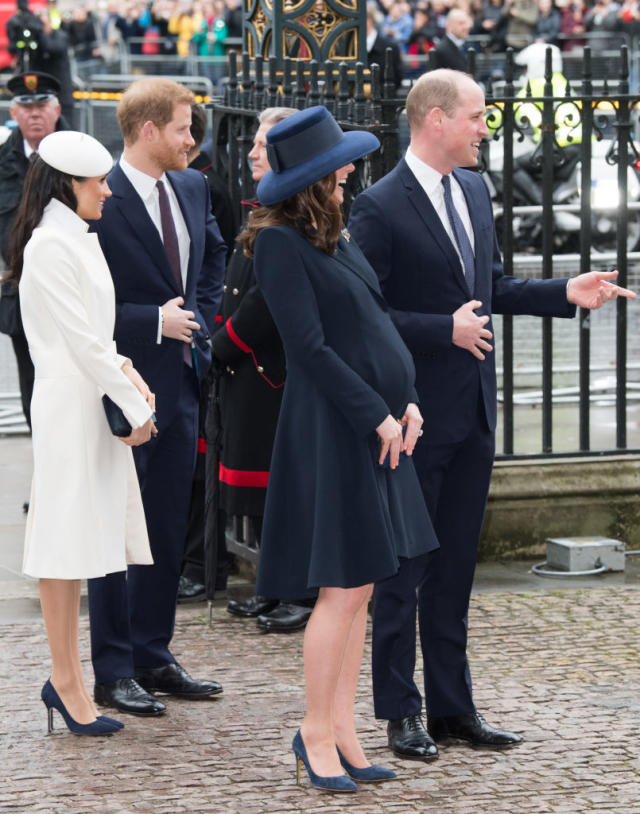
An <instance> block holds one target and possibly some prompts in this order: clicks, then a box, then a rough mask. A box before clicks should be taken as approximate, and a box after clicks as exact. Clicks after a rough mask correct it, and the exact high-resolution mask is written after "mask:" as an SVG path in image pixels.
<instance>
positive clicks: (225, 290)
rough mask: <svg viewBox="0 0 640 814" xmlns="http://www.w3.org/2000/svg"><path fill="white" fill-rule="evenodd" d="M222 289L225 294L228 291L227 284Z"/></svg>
mask: <svg viewBox="0 0 640 814" xmlns="http://www.w3.org/2000/svg"><path fill="white" fill-rule="evenodd" d="M222 291H223V292H224V293H225V294H226V293H227V287H226V285H225V286H224V287H223V289H222Z"/></svg>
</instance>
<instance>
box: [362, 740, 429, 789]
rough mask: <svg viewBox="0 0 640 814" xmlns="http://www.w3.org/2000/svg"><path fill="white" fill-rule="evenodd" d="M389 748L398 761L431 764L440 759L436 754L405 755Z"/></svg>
mask: <svg viewBox="0 0 640 814" xmlns="http://www.w3.org/2000/svg"><path fill="white" fill-rule="evenodd" d="M389 748H390V749H391V751H392V752H393V754H394V755H395V757H399V758H400V760H421V761H422V762H423V763H432V762H433V761H434V760H437V759H438V758H439V757H440V755H438V754H436V755H405V754H403V753H402V752H397V751H396V750H395V749H393V748H392V747H389ZM390 779H391V778H390ZM358 782H362V781H358ZM369 782H371V781H369Z"/></svg>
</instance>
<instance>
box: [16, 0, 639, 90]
mask: <svg viewBox="0 0 640 814" xmlns="http://www.w3.org/2000/svg"><path fill="white" fill-rule="evenodd" d="M20 2H21V3H22V5H23V6H24V7H25V8H26V7H27V0H20ZM57 3H58V0H48V2H47V6H46V8H42V9H39V10H38V11H37V12H36V15H35V17H36V21H37V22H36V26H37V27H38V28H39V33H38V34H37V35H36V34H34V37H35V36H37V37H38V38H39V40H40V42H41V47H40V51H41V54H40V55H38V54H31V59H32V60H34V64H32V65H31V66H30V67H31V68H32V69H35V70H45V71H47V72H49V73H53V74H54V75H56V76H58V78H59V79H61V77H60V75H59V73H58V72H57V71H56V70H53V68H52V65H51V63H52V62H53V61H54V60H56V59H57V60H61V61H63V60H64V52H66V51H68V50H70V51H71V53H73V55H74V56H75V59H76V63H77V64H78V66H80V67H82V66H83V65H86V66H90V70H91V72H92V73H96V72H100V71H101V70H112V71H118V70H119V66H120V65H121V62H120V59H121V56H122V50H123V49H126V50H127V51H128V52H129V53H130V54H131V55H133V56H134V57H135V56H138V55H143V56H146V57H157V58H158V60H159V63H160V61H161V60H162V59H167V60H169V62H168V64H170V65H171V71H172V72H175V73H180V72H181V62H182V60H184V58H186V57H188V56H191V57H198V65H199V66H200V67H199V70H200V71H201V73H202V74H204V75H206V76H208V77H209V78H210V79H211V80H212V81H213V82H214V84H216V83H218V82H219V80H220V79H221V77H222V76H223V75H224V71H225V66H224V57H225V54H226V53H227V50H228V47H229V46H230V45H233V46H234V47H237V46H238V44H239V43H240V42H241V40H242V17H243V11H242V5H241V3H240V0H151V2H148V3H145V2H143V0H108V2H106V3H100V2H98V1H97V0H84V1H83V2H79V3H77V4H75V5H74V7H73V9H72V10H71V11H64V12H61V11H60V10H59V9H58V6H57ZM367 16H368V21H369V22H368V28H367V51H368V54H369V61H370V62H372V61H374V60H375V61H377V62H379V63H380V64H383V63H384V51H385V49H386V48H388V47H391V48H392V49H393V51H394V66H393V77H392V79H393V81H394V83H395V84H396V85H399V84H400V82H401V80H402V79H403V78H405V77H407V78H415V77H417V76H419V75H420V74H421V73H423V72H424V70H425V69H426V68H427V57H428V56H429V54H430V52H432V51H433V52H434V56H433V57H431V59H434V60H435V61H434V62H430V63H429V64H430V65H431V66H432V67H450V68H454V69H459V68H461V67H462V66H463V65H464V64H466V58H467V52H468V50H469V48H471V47H473V48H474V49H475V50H476V51H477V52H483V53H502V52H504V51H505V49H506V48H507V47H511V48H514V49H516V50H517V51H519V50H521V49H522V48H524V47H526V46H527V45H529V44H531V43H533V42H544V43H548V44H552V45H558V47H560V48H561V49H562V50H563V51H565V52H576V51H578V52H579V51H580V50H581V49H582V47H583V46H584V45H585V43H586V42H588V41H589V40H588V39H587V37H589V36H591V35H592V34H593V35H596V36H597V38H596V40H595V41H594V45H595V47H597V48H598V49H600V50H606V49H611V48H617V47H618V46H619V45H620V44H621V42H623V41H624V35H629V36H630V37H635V36H636V35H637V34H638V33H639V32H640V2H639V1H638V0H624V1H623V2H622V3H618V2H617V1H616V0H595V2H593V3H590V2H588V0H431V1H430V2H429V0H412V2H410V0H369V2H368V4H367ZM8 30H9V27H8ZM9 39H10V40H11V35H10V36H9ZM292 53H293V52H292ZM295 55H298V51H296V52H295ZM18 56H19V57H20V54H18ZM43 60H46V61H47V62H48V63H49V64H46V65H45V64H43ZM18 67H19V68H21V67H23V66H22V65H21V64H19V65H18ZM66 70H67V72H68V68H67V69H66ZM157 70H160V69H159V68H158V66H156V71H157ZM63 85H64V81H63ZM63 101H64V100H63Z"/></svg>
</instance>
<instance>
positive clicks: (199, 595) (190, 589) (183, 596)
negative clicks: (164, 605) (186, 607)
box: [178, 576, 206, 604]
mask: <svg viewBox="0 0 640 814" xmlns="http://www.w3.org/2000/svg"><path fill="white" fill-rule="evenodd" d="M203 599H206V589H205V587H204V585H202V583H200V582H194V581H193V580H192V579H189V577H184V576H182V577H180V582H179V583H178V604H184V603H185V602H201V601H202V600H203Z"/></svg>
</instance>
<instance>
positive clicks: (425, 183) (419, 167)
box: [405, 147, 442, 198]
mask: <svg viewBox="0 0 640 814" xmlns="http://www.w3.org/2000/svg"><path fill="white" fill-rule="evenodd" d="M405 161H406V162H407V164H408V165H409V169H410V170H411V172H412V173H413V174H414V175H415V177H416V178H417V179H418V181H419V183H420V186H421V187H422V188H423V189H424V191H425V192H426V193H427V195H428V196H429V197H430V198H431V197H432V196H433V195H434V193H435V192H436V190H437V189H438V186H439V184H441V182H442V173H441V172H438V170H434V169H433V167H430V166H429V165H428V164H426V163H425V162H424V161H423V160H422V159H421V158H418V156H417V155H416V154H415V153H412V152H411V147H408V148H407V152H406V155H405Z"/></svg>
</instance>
